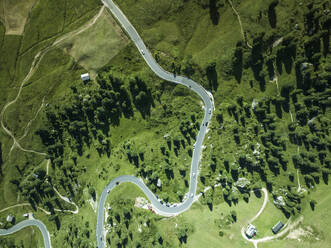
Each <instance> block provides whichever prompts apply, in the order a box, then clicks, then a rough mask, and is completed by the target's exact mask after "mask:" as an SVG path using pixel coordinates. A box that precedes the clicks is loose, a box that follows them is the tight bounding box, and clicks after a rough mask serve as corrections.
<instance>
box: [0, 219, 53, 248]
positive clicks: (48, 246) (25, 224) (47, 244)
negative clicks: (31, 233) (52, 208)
mask: <svg viewBox="0 0 331 248" xmlns="http://www.w3.org/2000/svg"><path fill="white" fill-rule="evenodd" d="M28 226H36V227H38V228H39V230H40V231H41V234H42V235H43V239H44V246H45V247H46V248H51V247H52V246H51V239H50V236H49V232H48V231H47V228H46V226H45V224H44V223H42V222H41V221H40V220H35V219H32V220H24V221H21V222H20V223H18V224H16V225H15V226H13V227H11V228H9V229H0V236H3V235H9V234H13V233H15V232H18V231H19V230H21V229H23V228H25V227H28Z"/></svg>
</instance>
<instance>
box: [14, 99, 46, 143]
mask: <svg viewBox="0 0 331 248" xmlns="http://www.w3.org/2000/svg"><path fill="white" fill-rule="evenodd" d="M44 105H45V97H43V100H42V101H41V105H40V107H39V109H38V110H37V112H36V114H35V115H34V117H33V118H32V119H31V120H30V121H29V122H28V124H26V126H25V127H24V133H23V135H22V137H21V138H19V139H18V140H19V141H21V140H22V139H24V138H25V137H26V136H27V134H28V132H29V129H30V126H31V124H32V122H34V121H35V120H36V119H37V117H38V114H39V113H40V111H41V110H42V108H43V107H44Z"/></svg>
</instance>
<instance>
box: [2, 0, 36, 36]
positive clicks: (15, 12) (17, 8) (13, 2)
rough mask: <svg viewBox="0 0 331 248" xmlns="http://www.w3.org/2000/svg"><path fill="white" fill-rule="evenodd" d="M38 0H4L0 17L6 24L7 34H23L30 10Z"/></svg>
mask: <svg viewBox="0 0 331 248" xmlns="http://www.w3.org/2000/svg"><path fill="white" fill-rule="evenodd" d="M35 2H36V0H27V1H19V0H3V1H2V3H1V4H0V18H1V19H2V20H4V22H5V24H6V34H12V35H21V34H22V33H23V31H24V26H25V23H26V20H27V18H28V15H29V12H30V10H31V8H32V7H33V4H34V3H35Z"/></svg>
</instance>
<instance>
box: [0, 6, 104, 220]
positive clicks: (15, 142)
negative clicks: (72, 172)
mask: <svg viewBox="0 0 331 248" xmlns="http://www.w3.org/2000/svg"><path fill="white" fill-rule="evenodd" d="M104 8H105V6H102V8H101V9H100V11H99V13H98V14H97V15H96V16H95V17H94V18H93V19H92V20H91V21H90V22H88V23H87V24H86V25H84V26H83V27H81V28H79V29H78V30H75V31H72V32H70V33H68V34H65V35H64V36H63V37H61V38H60V39H58V40H56V41H55V42H54V43H53V44H52V45H51V46H49V47H47V48H45V49H43V50H41V51H39V52H38V53H37V54H36V55H35V57H34V59H33V62H32V64H31V67H30V70H29V72H28V74H27V75H26V76H25V78H24V79H23V81H22V83H21V85H20V87H19V90H18V93H17V95H16V97H15V99H14V100H12V101H10V102H8V103H7V104H6V105H5V106H4V107H3V109H2V110H1V112H0V124H1V127H2V128H3V130H4V131H5V133H6V134H8V135H9V136H10V137H11V138H12V139H13V145H12V147H11V149H10V151H9V155H10V153H11V152H12V150H13V149H14V148H15V147H17V148H18V149H20V150H22V151H23V152H29V153H34V154H37V155H42V156H46V155H47V154H46V153H44V152H38V151H34V150H29V149H25V148H23V147H22V146H21V145H20V143H19V142H18V140H19V141H21V140H22V139H23V138H25V137H26V135H27V134H28V131H29V129H30V126H31V124H32V122H33V121H35V119H36V118H37V116H38V114H39V113H40V111H41V110H42V108H43V106H44V101H45V97H43V100H42V103H41V106H40V107H39V109H38V111H37V112H36V114H35V116H34V118H33V119H31V120H30V121H29V122H28V123H27V125H26V126H25V128H24V134H23V136H22V137H21V138H19V139H18V140H17V139H16V137H15V136H14V134H13V133H12V132H11V131H10V130H9V129H8V128H7V127H6V125H5V124H4V115H5V112H6V110H7V108H8V107H9V106H11V105H13V104H15V103H16V102H17V100H18V98H19V97H20V95H21V93H22V90H23V86H24V85H25V83H26V82H27V81H28V80H29V79H30V78H31V76H32V75H33V74H34V72H35V71H36V70H37V68H38V66H39V63H40V61H41V60H42V58H43V57H44V55H45V54H46V53H47V52H49V51H50V50H51V49H54V48H56V47H57V46H58V45H59V44H61V42H62V41H64V40H65V39H67V38H71V37H73V36H75V35H78V34H80V33H82V32H84V31H85V30H87V29H88V28H90V27H91V26H92V25H94V24H95V23H96V21H97V20H98V19H99V17H100V16H101V14H102V12H103V11H104ZM49 163H50V160H48V161H47V165H46V166H47V167H46V173H47V175H48V168H49ZM53 189H54V191H55V192H56V193H57V194H58V195H59V197H60V198H61V199H62V200H64V201H65V202H67V203H69V204H72V205H74V206H75V208H76V210H61V209H54V210H55V211H58V212H70V213H73V214H77V213H78V211H79V208H78V206H77V205H76V203H74V202H72V201H71V200H69V199H68V198H67V197H65V196H62V195H61V194H60V193H59V192H58V191H57V190H56V188H55V187H53ZM20 206H30V204H29V203H21V204H16V205H13V206H10V207H7V208H4V209H2V210H0V213H1V212H3V211H6V210H8V209H11V208H15V207H20ZM38 209H40V210H41V211H43V212H44V213H45V214H47V215H50V214H51V213H50V212H49V211H47V210H45V209H43V208H41V207H38Z"/></svg>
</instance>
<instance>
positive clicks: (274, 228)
mask: <svg viewBox="0 0 331 248" xmlns="http://www.w3.org/2000/svg"><path fill="white" fill-rule="evenodd" d="M283 226H284V224H283V223H282V222H281V221H278V223H277V224H276V225H274V226H273V228H272V232H273V233H274V234H276V233H278V232H279V230H280V229H282V228H283Z"/></svg>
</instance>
